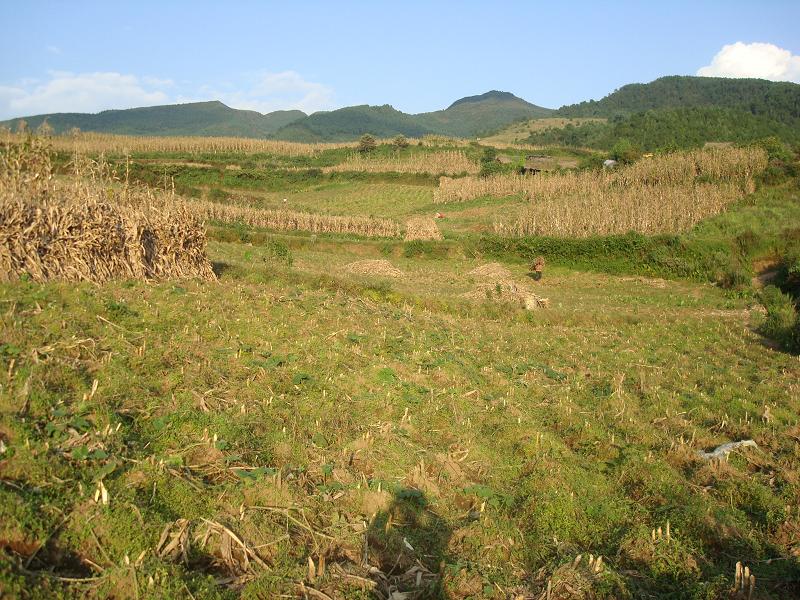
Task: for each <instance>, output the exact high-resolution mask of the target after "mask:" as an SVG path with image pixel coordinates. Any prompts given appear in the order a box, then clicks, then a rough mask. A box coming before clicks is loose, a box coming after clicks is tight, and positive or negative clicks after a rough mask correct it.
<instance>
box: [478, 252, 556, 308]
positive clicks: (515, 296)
mask: <svg viewBox="0 0 800 600" xmlns="http://www.w3.org/2000/svg"><path fill="white" fill-rule="evenodd" d="M469 275H470V276H472V277H473V278H475V279H476V282H475V287H474V288H473V289H472V290H471V291H469V292H467V293H466V294H464V297H466V298H469V299H471V300H477V301H487V300H488V301H491V302H500V303H507V304H516V305H518V306H522V307H523V308H525V309H526V310H536V309H537V308H547V307H548V306H549V303H550V301H549V300H548V299H547V298H541V297H540V296H538V295H536V294H534V293H533V292H532V291H531V290H530V289H528V288H527V287H526V286H525V285H523V284H519V283H517V282H516V281H514V278H513V276H512V275H511V272H510V271H509V270H508V269H506V268H505V267H503V266H502V265H500V264H498V263H488V264H485V265H481V266H479V267H476V268H475V269H472V271H470V272H469Z"/></svg>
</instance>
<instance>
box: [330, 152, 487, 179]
mask: <svg viewBox="0 0 800 600" xmlns="http://www.w3.org/2000/svg"><path fill="white" fill-rule="evenodd" d="M322 171H323V172H324V173H330V172H333V171H356V172H368V173H387V172H394V173H430V174H431V175H443V174H444V175H460V174H462V173H467V174H472V175H476V174H477V173H478V172H479V171H480V167H479V165H478V163H476V162H474V161H472V160H470V159H469V158H467V155H466V154H465V153H464V152H461V151H458V150H450V151H445V152H430V153H424V152H423V153H418V154H413V153H412V154H410V155H409V156H403V157H385V158H384V157H369V156H363V155H361V154H351V155H350V156H348V157H347V159H346V160H345V161H344V162H342V163H340V164H338V165H334V166H331V167H325V168H323V169H322Z"/></svg>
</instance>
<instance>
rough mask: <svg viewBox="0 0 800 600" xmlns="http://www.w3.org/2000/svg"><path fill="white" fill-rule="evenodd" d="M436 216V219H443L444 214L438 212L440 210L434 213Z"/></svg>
mask: <svg viewBox="0 0 800 600" xmlns="http://www.w3.org/2000/svg"><path fill="white" fill-rule="evenodd" d="M436 218H437V219H444V215H443V214H442V213H440V212H437V213H436Z"/></svg>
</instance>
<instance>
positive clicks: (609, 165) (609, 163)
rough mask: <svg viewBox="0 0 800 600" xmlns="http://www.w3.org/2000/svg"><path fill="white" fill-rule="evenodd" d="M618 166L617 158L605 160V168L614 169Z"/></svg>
mask: <svg viewBox="0 0 800 600" xmlns="http://www.w3.org/2000/svg"><path fill="white" fill-rule="evenodd" d="M616 166H617V161H615V160H613V159H611V158H609V159H607V160H604V161H603V168H604V169H613V168H614V167H616Z"/></svg>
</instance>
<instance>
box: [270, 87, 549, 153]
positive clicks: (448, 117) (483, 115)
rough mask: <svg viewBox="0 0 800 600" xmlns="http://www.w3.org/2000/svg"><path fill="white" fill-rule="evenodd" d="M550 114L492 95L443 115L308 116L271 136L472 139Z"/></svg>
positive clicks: (361, 111) (367, 109)
mask: <svg viewBox="0 0 800 600" xmlns="http://www.w3.org/2000/svg"><path fill="white" fill-rule="evenodd" d="M552 112H553V111H552V110H550V109H548V108H542V107H541V106H536V105H535V104H531V103H530V102H526V101H525V100H523V99H522V98H518V97H517V96H515V95H514V94H511V93H509V92H498V91H491V92H487V93H485V94H481V95H480V96H469V97H467V98H462V99H461V100H457V101H456V102H454V103H453V104H451V105H450V106H449V107H448V108H446V109H445V110H437V111H434V112H429V113H420V114H416V115H410V114H406V113H404V112H400V111H399V110H396V109H395V108H393V107H391V106H389V105H388V104H387V105H384V106H366V105H364V106H350V107H347V108H341V109H339V110H334V111H330V112H320V113H314V114H313V115H309V116H308V117H307V118H305V119H301V120H299V121H295V122H294V123H291V124H289V125H287V126H286V127H284V128H282V129H281V130H279V131H278V132H277V133H276V134H275V136H274V137H276V138H278V139H284V140H292V141H302V142H313V141H345V140H350V139H354V138H356V137H358V136H360V135H362V134H364V133H371V134H372V135H377V136H379V137H389V136H393V135H397V134H403V135H406V136H410V137H419V136H422V135H426V134H440V135H450V136H455V137H474V136H476V135H482V134H485V133H491V132H493V131H496V130H498V129H501V128H503V127H505V126H507V125H509V124H511V123H515V122H517V121H525V120H528V119H535V118H539V117H545V116H548V115H550V114H552Z"/></svg>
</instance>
